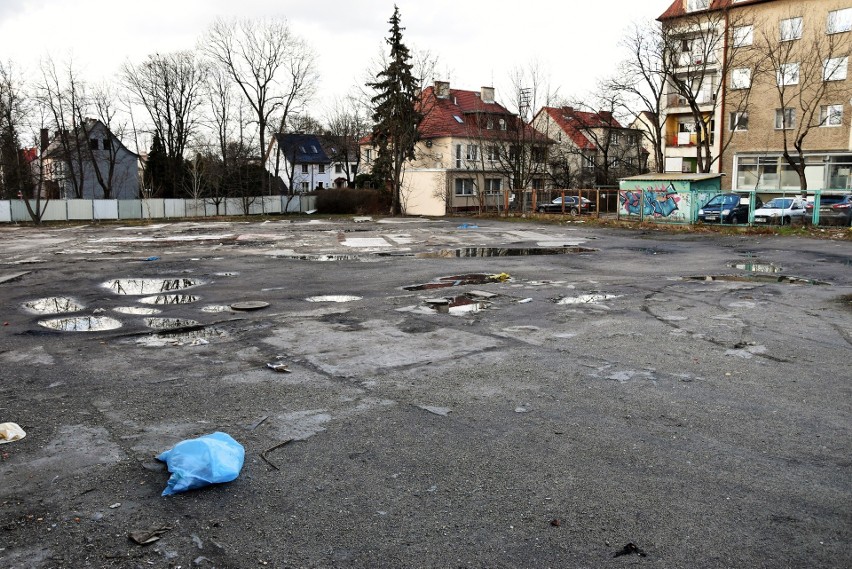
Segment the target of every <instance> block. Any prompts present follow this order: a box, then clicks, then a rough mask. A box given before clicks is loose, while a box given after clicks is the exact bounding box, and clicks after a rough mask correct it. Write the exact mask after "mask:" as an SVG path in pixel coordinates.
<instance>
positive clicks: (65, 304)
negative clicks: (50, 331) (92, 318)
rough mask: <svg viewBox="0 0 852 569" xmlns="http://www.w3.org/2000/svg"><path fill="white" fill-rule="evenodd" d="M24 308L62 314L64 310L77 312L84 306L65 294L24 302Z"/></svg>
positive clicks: (42, 312) (38, 311)
mask: <svg viewBox="0 0 852 569" xmlns="http://www.w3.org/2000/svg"><path fill="white" fill-rule="evenodd" d="M24 308H26V309H27V310H29V311H31V312H37V313H39V314H64V313H66V312H79V311H81V310H83V308H85V307H84V306H83V305H82V304H80V303H79V302H77V301H76V300H74V299H73V298H68V297H67V296H51V297H48V298H39V299H37V300H30V301H28V302H25V303H24Z"/></svg>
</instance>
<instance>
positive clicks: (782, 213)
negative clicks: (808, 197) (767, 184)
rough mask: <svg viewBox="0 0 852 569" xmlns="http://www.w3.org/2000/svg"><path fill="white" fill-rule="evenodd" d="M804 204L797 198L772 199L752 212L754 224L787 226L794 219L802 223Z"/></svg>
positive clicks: (804, 210) (804, 212) (804, 211)
mask: <svg viewBox="0 0 852 569" xmlns="http://www.w3.org/2000/svg"><path fill="white" fill-rule="evenodd" d="M806 204H807V202H805V200H803V199H802V198H799V197H790V198H772V199H771V200H769V201H768V202H766V203H765V204H763V207H761V208H759V209H756V210H755V211H754V222H755V223H756V224H763V225H769V224H772V223H776V224H778V225H789V224H790V223H792V221H793V220H794V219H795V220H798V221H802V219H804V217H805V214H806V212H807V210H806V209H805V205H806Z"/></svg>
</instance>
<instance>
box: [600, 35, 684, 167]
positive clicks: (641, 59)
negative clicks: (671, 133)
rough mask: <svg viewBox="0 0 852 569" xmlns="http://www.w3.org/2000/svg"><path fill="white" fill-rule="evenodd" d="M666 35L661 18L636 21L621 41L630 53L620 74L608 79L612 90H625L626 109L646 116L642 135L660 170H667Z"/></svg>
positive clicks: (668, 72)
mask: <svg viewBox="0 0 852 569" xmlns="http://www.w3.org/2000/svg"><path fill="white" fill-rule="evenodd" d="M663 38H664V35H663V31H662V27H661V24H660V22H658V21H652V22H647V23H644V24H634V25H633V27H632V28H631V29H630V30H629V31H628V32H627V34H626V35H625V36H624V37H623V38H622V40H621V45H622V47H623V48H624V49H625V50H626V51H627V53H628V54H629V55H628V57H627V58H626V59H625V60H624V61H623V62H622V63H621V65H620V66H619V73H618V74H617V76H616V77H614V78H612V79H610V80H609V89H611V90H613V91H616V92H619V93H622V101H623V102H624V104H625V106H626V107H627V110H628V111H632V112H635V113H636V114H637V115H639V116H640V117H642V118H643V119H642V120H643V123H644V124H645V129H643V130H644V134H643V136H645V137H646V138H647V140H648V142H649V143H650V145H651V148H652V150H653V163H654V167H655V170H656V171H657V172H663V171H664V170H665V158H664V156H663V149H664V148H665V139H664V133H663V125H664V124H665V122H666V117H665V109H666V99H665V96H666V84H667V80H668V77H669V75H670V74H671V71H672V70H671V69H670V68H669V63H670V62H671V59H670V58H669V57H666V44H665V42H664V41H663ZM642 111H645V112H644V113H643V112H642Z"/></svg>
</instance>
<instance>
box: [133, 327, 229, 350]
mask: <svg viewBox="0 0 852 569" xmlns="http://www.w3.org/2000/svg"><path fill="white" fill-rule="evenodd" d="M223 336H227V334H226V333H225V332H224V331H222V330H219V329H216V328H201V329H198V330H188V331H185V332H183V331H182V332H157V333H156V334H153V335H151V336H145V337H144V338H139V339H137V340H136V345H138V346H142V347H144V348H163V347H165V346H186V345H189V346H201V345H204V344H207V343H209V342H208V339H209V338H221V337H223Z"/></svg>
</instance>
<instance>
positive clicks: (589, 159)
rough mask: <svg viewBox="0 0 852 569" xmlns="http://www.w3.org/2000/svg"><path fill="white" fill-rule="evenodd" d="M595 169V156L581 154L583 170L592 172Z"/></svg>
mask: <svg viewBox="0 0 852 569" xmlns="http://www.w3.org/2000/svg"><path fill="white" fill-rule="evenodd" d="M594 169H595V155H594V154H583V170H594Z"/></svg>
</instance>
